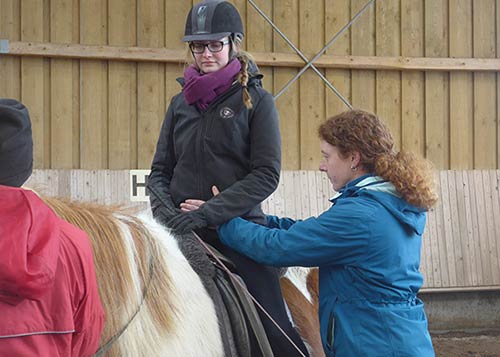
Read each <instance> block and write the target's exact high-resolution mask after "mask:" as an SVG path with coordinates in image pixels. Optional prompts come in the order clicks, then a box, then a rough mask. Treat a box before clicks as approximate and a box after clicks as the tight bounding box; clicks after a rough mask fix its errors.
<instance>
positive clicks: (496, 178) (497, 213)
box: [489, 170, 500, 282]
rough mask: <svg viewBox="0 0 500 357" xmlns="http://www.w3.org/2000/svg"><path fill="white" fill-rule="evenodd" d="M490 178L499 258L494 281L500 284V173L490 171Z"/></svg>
mask: <svg viewBox="0 0 500 357" xmlns="http://www.w3.org/2000/svg"><path fill="white" fill-rule="evenodd" d="M489 176H490V185H491V191H492V206H493V209H492V212H493V222H494V223H495V224H494V233H493V238H494V241H495V246H496V257H497V261H496V264H497V270H496V271H495V272H494V281H495V282H498V280H499V279H500V241H499V239H498V237H500V171H499V170H490V171H489Z"/></svg>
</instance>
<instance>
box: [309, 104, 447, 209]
mask: <svg viewBox="0 0 500 357" xmlns="http://www.w3.org/2000/svg"><path fill="white" fill-rule="evenodd" d="M318 134H319V137H320V139H322V140H324V141H326V142H327V143H329V144H330V145H333V146H335V147H337V149H338V150H339V151H340V153H341V154H342V155H345V156H347V155H349V154H350V153H353V152H355V151H357V152H359V153H360V156H361V159H360V165H361V166H362V167H363V168H364V169H366V170H367V171H369V172H374V173H375V174H376V175H378V176H380V177H382V178H384V179H386V180H388V181H390V182H391V183H392V184H393V185H394V187H395V188H396V190H397V191H398V193H399V194H400V195H401V197H402V198H403V199H404V200H405V201H406V202H408V203H410V204H412V205H414V206H417V207H421V208H425V209H429V208H431V207H432V206H433V205H434V204H435V203H436V202H437V194H436V191H435V184H434V179H435V174H434V169H433V166H432V164H431V163H430V162H429V161H428V160H425V159H423V158H419V157H417V156H416V155H414V154H413V153H410V152H405V151H400V152H395V150H394V139H393V138H392V135H391V133H390V131H389V129H388V128H387V126H386V125H385V124H384V123H383V122H382V121H381V120H380V119H379V118H378V117H377V116H376V115H375V114H372V113H369V112H366V111H363V110H349V111H346V112H344V113H340V114H338V115H336V116H334V117H331V118H329V119H327V120H326V121H325V122H324V123H323V124H321V125H320V127H319V129H318Z"/></svg>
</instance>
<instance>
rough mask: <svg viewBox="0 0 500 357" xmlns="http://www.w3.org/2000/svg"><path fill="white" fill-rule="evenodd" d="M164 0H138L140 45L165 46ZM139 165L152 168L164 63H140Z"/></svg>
mask: <svg viewBox="0 0 500 357" xmlns="http://www.w3.org/2000/svg"><path fill="white" fill-rule="evenodd" d="M163 6H164V1H162V0H154V1H149V2H139V3H138V9H139V11H138V33H137V41H138V43H137V44H138V45H139V46H147V47H163V46H164V44H165V33H164V28H165V21H164V14H165V10H164V8H163ZM137 76H138V78H137V86H138V89H137V92H138V98H139V99H138V101H137V112H138V113H137V127H138V131H137V135H138V137H137V144H138V148H137V151H138V153H137V157H138V158H137V167H138V168H150V167H151V161H152V159H153V155H154V153H155V151H156V142H157V141H158V126H159V125H161V124H160V123H161V120H162V119H163V115H164V114H165V108H166V104H165V65H163V64H160V63H139V64H138V65H137Z"/></svg>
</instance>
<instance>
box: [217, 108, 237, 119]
mask: <svg viewBox="0 0 500 357" xmlns="http://www.w3.org/2000/svg"><path fill="white" fill-rule="evenodd" d="M220 117H221V118H223V119H231V118H232V117H234V110H232V109H231V108H229V107H224V108H222V109H221V110H220Z"/></svg>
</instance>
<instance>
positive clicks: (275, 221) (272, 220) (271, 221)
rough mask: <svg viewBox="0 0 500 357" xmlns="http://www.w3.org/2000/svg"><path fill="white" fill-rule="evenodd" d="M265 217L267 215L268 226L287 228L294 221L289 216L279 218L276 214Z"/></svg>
mask: <svg viewBox="0 0 500 357" xmlns="http://www.w3.org/2000/svg"><path fill="white" fill-rule="evenodd" d="M266 217H267V226H268V227H269V228H280V229H288V228H290V227H291V226H292V225H293V224H295V222H296V221H295V220H293V219H291V218H279V217H277V216H271V215H267V216H266Z"/></svg>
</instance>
